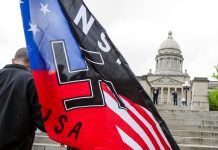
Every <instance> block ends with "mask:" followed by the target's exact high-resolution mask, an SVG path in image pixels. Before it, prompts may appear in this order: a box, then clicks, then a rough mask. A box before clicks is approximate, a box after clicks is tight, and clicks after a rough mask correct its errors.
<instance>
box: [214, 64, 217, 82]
mask: <svg viewBox="0 0 218 150" xmlns="http://www.w3.org/2000/svg"><path fill="white" fill-rule="evenodd" d="M215 69H216V72H215V73H213V77H214V78H215V79H217V80H218V65H217V66H215Z"/></svg>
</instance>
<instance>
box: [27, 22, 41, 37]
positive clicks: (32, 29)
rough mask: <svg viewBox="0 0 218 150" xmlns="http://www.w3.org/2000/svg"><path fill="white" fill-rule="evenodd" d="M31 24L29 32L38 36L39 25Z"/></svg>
mask: <svg viewBox="0 0 218 150" xmlns="http://www.w3.org/2000/svg"><path fill="white" fill-rule="evenodd" d="M29 24H30V28H29V30H28V31H31V32H33V34H34V35H36V32H39V29H38V28H37V24H31V23H29Z"/></svg>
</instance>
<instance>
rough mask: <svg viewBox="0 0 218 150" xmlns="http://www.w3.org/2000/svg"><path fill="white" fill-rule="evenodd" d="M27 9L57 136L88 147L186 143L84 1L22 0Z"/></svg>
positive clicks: (106, 149)
mask: <svg viewBox="0 0 218 150" xmlns="http://www.w3.org/2000/svg"><path fill="white" fill-rule="evenodd" d="M21 12H22V17H23V25H24V32H25V37H26V42H27V46H28V50H29V51H28V52H29V57H30V63H31V68H32V70H33V71H32V72H33V76H34V79H35V84H36V87H37V91H38V94H39V100H40V103H41V105H42V114H43V116H44V118H45V119H44V120H45V127H46V131H47V133H48V135H49V137H50V138H52V139H54V140H56V141H58V142H60V143H64V144H66V145H69V146H72V147H75V148H77V149H81V150H94V149H102V150H112V149H113V150H128V149H134V150H142V149H143V150H145V149H150V150H151V149H152V150H155V149H161V150H170V149H179V147H178V145H177V144H176V142H175V140H174V139H173V137H172V135H171V134H170V132H169V130H168V128H167V126H166V124H165V122H164V121H163V120H162V118H161V117H160V115H159V114H158V112H157V110H156V108H155V107H154V105H153V103H152V101H151V100H150V98H149V96H148V95H147V93H146V92H145V91H144V90H143V88H142V86H141V85H140V84H139V82H138V81H137V79H136V77H135V76H134V74H133V73H132V71H131V70H130V69H129V66H128V63H127V62H126V61H125V59H124V58H123V56H122V55H121V54H120V52H119V51H118V50H117V48H116V47H115V46H114V45H113V43H112V42H111V40H110V39H109V37H108V36H107V33H106V31H105V30H104V29H103V27H102V26H101V25H100V24H99V22H98V21H97V20H96V19H95V17H94V16H93V15H92V14H91V13H90V11H89V10H88V8H87V7H86V5H85V4H84V3H83V1H82V0H52V1H49V0H37V1H36V0H23V1H22V3H21Z"/></svg>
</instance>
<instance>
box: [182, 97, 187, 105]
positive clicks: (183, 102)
mask: <svg viewBox="0 0 218 150" xmlns="http://www.w3.org/2000/svg"><path fill="white" fill-rule="evenodd" d="M181 102H182V106H185V103H186V100H185V98H184V97H183V98H182V100H181Z"/></svg>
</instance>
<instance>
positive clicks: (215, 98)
mask: <svg viewBox="0 0 218 150" xmlns="http://www.w3.org/2000/svg"><path fill="white" fill-rule="evenodd" d="M208 98H209V105H210V110H217V111H218V88H217V89H214V90H212V91H210V92H209V94H208Z"/></svg>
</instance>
